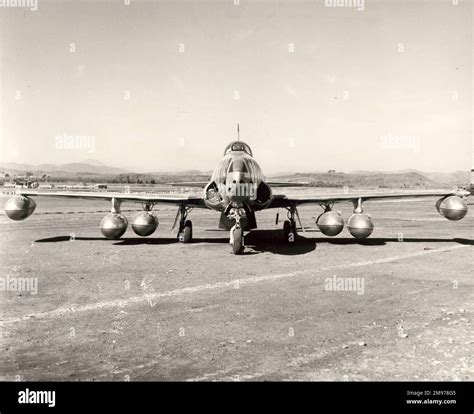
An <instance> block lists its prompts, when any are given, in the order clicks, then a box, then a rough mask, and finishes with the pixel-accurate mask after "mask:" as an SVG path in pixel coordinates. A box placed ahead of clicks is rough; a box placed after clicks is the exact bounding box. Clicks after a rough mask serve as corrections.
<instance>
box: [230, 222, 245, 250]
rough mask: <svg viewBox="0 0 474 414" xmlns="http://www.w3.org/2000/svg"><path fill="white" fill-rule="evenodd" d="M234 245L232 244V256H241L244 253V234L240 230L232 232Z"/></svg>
mask: <svg viewBox="0 0 474 414" xmlns="http://www.w3.org/2000/svg"><path fill="white" fill-rule="evenodd" d="M233 236H234V243H233V244H232V251H233V252H234V254H242V253H243V251H244V232H243V230H242V228H240V227H239V228H237V229H235V230H234V234H233Z"/></svg>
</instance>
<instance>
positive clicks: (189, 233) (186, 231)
mask: <svg viewBox="0 0 474 414" xmlns="http://www.w3.org/2000/svg"><path fill="white" fill-rule="evenodd" d="M190 211H191V208H189V207H186V206H184V205H181V206H179V210H178V213H177V214H176V219H175V225H176V221H177V220H178V217H179V230H178V241H179V242H181V243H191V242H192V240H193V223H192V221H191V220H186V218H187V217H188V214H189V212H190ZM173 227H174V226H173Z"/></svg>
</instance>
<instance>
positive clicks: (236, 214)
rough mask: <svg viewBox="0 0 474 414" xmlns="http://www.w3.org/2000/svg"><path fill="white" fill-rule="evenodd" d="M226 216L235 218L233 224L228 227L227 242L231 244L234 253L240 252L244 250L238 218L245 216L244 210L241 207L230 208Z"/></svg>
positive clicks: (242, 232)
mask: <svg viewBox="0 0 474 414" xmlns="http://www.w3.org/2000/svg"><path fill="white" fill-rule="evenodd" d="M227 217H228V218H229V219H231V220H235V225H234V226H233V227H232V228H231V229H230V235H229V243H230V244H231V246H232V252H233V253H234V254H242V253H243V252H244V248H245V246H244V231H243V229H242V226H241V223H240V220H241V219H242V218H243V217H245V210H244V209H243V208H232V210H231V211H230V212H229V214H228V215H227Z"/></svg>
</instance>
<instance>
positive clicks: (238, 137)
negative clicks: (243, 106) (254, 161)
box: [237, 122, 240, 141]
mask: <svg viewBox="0 0 474 414" xmlns="http://www.w3.org/2000/svg"><path fill="white" fill-rule="evenodd" d="M237 141H240V128H239V123H238V122H237Z"/></svg>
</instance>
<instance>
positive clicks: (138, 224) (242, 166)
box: [5, 139, 470, 254]
mask: <svg viewBox="0 0 474 414" xmlns="http://www.w3.org/2000/svg"><path fill="white" fill-rule="evenodd" d="M181 184H182V183H181ZM192 185H194V186H196V185H200V186H201V187H204V193H203V196H202V197H182V196H179V197H178V196H176V197H167V196H159V195H150V194H145V195H143V194H133V193H119V192H117V193H111V192H103V193H99V192H94V193H76V192H38V191H32V190H29V189H19V190H18V194H17V195H16V196H14V197H12V198H11V199H9V200H8V201H7V203H6V204H5V213H6V214H7V216H8V217H9V218H10V219H12V220H24V219H26V218H27V217H29V216H30V215H31V214H32V213H33V212H34V210H35V208H36V203H35V201H34V200H33V199H32V198H31V197H36V196H38V197H40V196H41V197H42V196H45V197H70V198H85V199H102V200H109V201H110V202H111V206H112V208H111V212H110V213H109V214H107V215H106V216H105V217H104V218H103V219H102V221H101V223H100V229H101V231H102V234H103V235H104V236H105V237H107V238H110V239H118V238H120V237H122V235H123V234H124V233H125V231H126V230H127V227H128V220H127V218H126V217H125V216H124V215H122V214H121V212H120V205H121V203H122V202H124V201H127V202H135V203H141V204H142V206H143V211H141V212H139V213H138V214H136V215H135V216H134V217H133V219H132V224H131V225H132V228H133V231H134V232H135V233H136V234H137V235H139V236H143V237H146V236H150V235H151V234H152V233H153V232H154V231H155V230H156V229H157V227H158V218H157V217H156V216H155V214H154V213H153V212H152V209H153V207H154V206H155V204H174V205H177V206H178V212H177V214H176V219H175V224H174V226H173V228H174V227H175V225H176V224H177V222H178V219H179V229H178V240H179V241H181V242H183V243H189V242H191V241H192V222H191V221H190V220H188V219H187V217H188V213H189V212H190V210H191V209H193V208H208V209H212V210H215V211H218V212H220V220H219V227H220V228H224V229H227V230H229V231H230V244H231V245H232V249H233V252H234V253H235V254H240V253H242V252H243V250H244V231H248V230H252V229H254V228H256V227H257V222H256V217H255V213H256V212H257V211H259V210H263V209H267V208H282V209H285V210H287V214H288V219H287V220H285V221H284V225H283V236H284V238H283V239H284V241H285V242H292V241H294V240H295V237H296V234H297V226H296V220H295V218H296V219H298V221H299V215H298V210H297V207H298V206H299V205H301V204H317V205H320V206H321V207H322V209H323V212H322V213H321V214H320V215H319V217H318V218H317V220H316V224H317V226H318V228H319V229H320V231H321V232H322V233H323V234H325V235H327V236H336V235H338V234H339V233H340V232H341V231H342V230H343V228H344V224H345V223H344V220H343V218H342V217H341V215H340V213H339V212H337V211H335V210H334V209H333V206H334V204H335V203H338V202H344V201H345V202H352V203H353V205H354V212H353V214H352V215H351V216H350V217H349V219H348V220H347V228H348V230H349V232H350V233H351V235H352V236H354V237H356V238H359V239H363V238H366V237H369V236H370V234H372V231H373V229H374V224H373V222H372V218H371V217H370V215H368V214H366V213H364V211H363V208H362V203H363V202H364V201H367V200H375V199H388V198H392V199H393V198H415V197H440V198H439V200H438V201H437V203H436V208H437V210H438V212H439V213H440V214H441V215H442V216H444V217H446V218H447V219H449V220H460V219H462V218H463V217H464V216H465V215H466V213H467V202H466V199H467V196H468V195H469V194H470V192H468V191H466V190H462V189H456V190H453V191H423V192H419V191H418V192H414V193H406V192H404V193H382V194H348V193H346V192H344V193H342V194H336V195H330V196H329V195H324V196H318V195H315V196H303V197H286V196H284V195H274V194H273V192H272V187H276V186H280V187H282V186H285V187H286V186H287V187H291V186H301V185H303V184H301V183H299V184H298V183H296V184H293V183H281V182H280V183H272V182H269V181H267V180H265V176H264V175H263V172H262V170H261V168H260V166H259V165H258V164H257V162H256V161H255V159H254V158H253V154H252V150H251V149H250V147H249V146H248V145H247V144H246V143H245V142H242V141H240V139H239V140H237V141H234V142H231V143H230V144H229V145H228V146H227V147H226V148H225V151H224V157H223V158H222V160H221V161H220V162H219V163H218V165H217V167H216V168H215V170H214V172H213V173H212V176H211V179H210V181H209V182H208V183H192ZM299 224H300V227H302V226H301V221H299ZM303 230H304V228H303Z"/></svg>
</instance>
